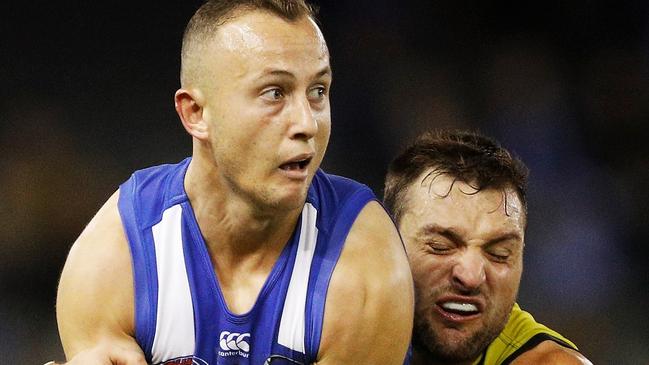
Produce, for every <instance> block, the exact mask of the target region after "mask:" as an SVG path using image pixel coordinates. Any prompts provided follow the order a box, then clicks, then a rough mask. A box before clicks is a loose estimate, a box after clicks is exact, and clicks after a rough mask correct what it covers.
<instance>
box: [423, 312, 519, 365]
mask: <svg viewBox="0 0 649 365" xmlns="http://www.w3.org/2000/svg"><path fill="white" fill-rule="evenodd" d="M512 305H513V304H512ZM510 312H511V307H509V308H507V309H506V311H504V310H500V311H498V313H495V316H494V318H493V319H491V320H489V321H488V323H486V324H484V325H483V326H482V327H481V328H479V329H478V330H476V331H473V332H472V333H466V334H465V335H464V336H461V334H460V333H458V335H459V336H449V335H448V334H445V333H437V332H436V331H435V329H434V328H433V326H432V323H431V322H432V321H433V320H434V319H433V318H432V317H431V314H430V313H417V314H416V316H415V324H414V332H413V341H412V342H413V349H414V351H415V352H416V353H418V356H417V357H419V358H422V359H429V360H430V361H433V360H434V361H437V362H440V363H461V362H471V361H473V360H475V359H477V358H478V357H479V356H480V354H481V353H482V352H484V351H485V349H486V348H487V347H488V346H489V344H490V343H491V342H492V341H493V340H494V339H496V337H498V335H499V334H500V332H501V331H502V330H503V328H505V325H506V324H507V320H508V319H509V313H510ZM449 330H451V329H450V328H449ZM456 330H457V331H461V327H460V328H457V329H456Z"/></svg>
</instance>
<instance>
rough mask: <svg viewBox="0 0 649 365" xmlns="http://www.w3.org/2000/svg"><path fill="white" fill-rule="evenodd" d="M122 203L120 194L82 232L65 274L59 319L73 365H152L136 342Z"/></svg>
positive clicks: (61, 290) (108, 202)
mask: <svg viewBox="0 0 649 365" xmlns="http://www.w3.org/2000/svg"><path fill="white" fill-rule="evenodd" d="M117 200H118V193H115V194H113V196H112V197H111V198H110V199H109V200H108V201H107V202H106V204H105V205H104V206H103V207H102V208H101V209H100V210H99V212H98V213H97V215H96V216H95V217H94V218H93V219H92V221H91V222H90V223H89V224H88V226H87V227H86V229H85V230H84V231H83V232H82V233H81V235H80V236H79V238H78V239H77V241H76V242H75V243H74V245H73V246H72V249H71V250H70V254H69V255H68V258H67V261H66V263H65V267H64V268H63V273H62V274H61V281H60V283H59V290H58V296H57V305H56V312H57V313H56V314H57V322H58V326H59V333H60V336H61V342H62V343H63V349H64V350H65V354H66V357H67V358H68V359H71V361H70V362H69V364H84V365H95V364H97V365H112V364H115V365H145V364H146V361H145V360H144V355H143V353H142V350H141V349H140V347H139V346H138V345H137V343H136V342H135V339H134V304H133V302H134V299H133V298H134V296H133V274H132V268H131V259H130V253H129V248H128V244H127V241H126V236H125V234H124V230H123V228H122V224H121V220H120V217H119V212H118V208H117Z"/></svg>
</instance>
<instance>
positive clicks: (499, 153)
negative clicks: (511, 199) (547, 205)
mask: <svg viewBox="0 0 649 365" xmlns="http://www.w3.org/2000/svg"><path fill="white" fill-rule="evenodd" d="M431 168H432V169H433V170H432V172H431V176H432V177H433V178H434V177H435V176H438V175H447V176H450V177H451V178H453V180H454V181H462V182H465V183H467V184H469V185H471V186H472V187H473V188H475V189H476V192H478V191H480V190H483V189H501V190H502V189H505V188H508V187H513V188H514V189H515V190H516V193H517V194H518V197H519V199H520V200H521V204H522V206H523V210H524V213H525V214H526V213H527V200H526V191H527V190H526V189H527V177H528V169H527V167H526V166H525V164H524V163H523V162H522V161H521V160H520V159H518V158H516V157H514V156H512V154H511V153H510V152H509V151H507V150H506V149H505V148H503V147H501V146H500V144H499V143H498V142H496V141H495V140H494V139H492V138H489V137H487V136H484V135H482V134H479V133H478V132H474V131H462V130H440V131H435V132H429V133H426V134H424V135H422V136H421V137H419V138H418V139H417V140H416V141H415V142H414V143H413V144H411V145H410V146H408V147H407V148H406V149H405V151H403V152H402V153H401V154H400V155H399V156H397V157H396V158H395V159H394V160H393V161H392V163H391V164H390V166H389V167H388V173H387V176H386V180H385V190H384V194H383V200H384V204H385V207H386V208H387V209H388V211H389V212H390V213H391V214H392V216H393V218H394V220H395V221H396V222H397V223H398V222H399V221H400V219H401V216H402V214H403V209H404V207H405V205H406V204H407V202H405V201H404V199H405V195H406V192H407V189H408V187H409V186H410V184H411V183H412V182H413V181H414V180H415V179H417V178H419V176H420V175H421V174H422V173H423V172H424V171H426V170H428V169H431ZM422 182H423V181H422ZM449 193H450V190H449Z"/></svg>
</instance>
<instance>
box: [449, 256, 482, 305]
mask: <svg viewBox="0 0 649 365" xmlns="http://www.w3.org/2000/svg"><path fill="white" fill-rule="evenodd" d="M484 260H485V258H484V257H483V255H482V253H481V252H480V251H479V250H472V249H468V250H466V251H465V252H463V253H462V254H461V255H460V257H459V258H458V259H457V261H456V262H455V264H454V266H453V271H452V276H453V277H452V284H453V286H454V287H455V288H456V289H458V290H460V291H461V292H462V293H464V294H472V293H477V292H478V291H479V289H480V286H481V285H482V283H484V282H485V280H486V274H485V261H484Z"/></svg>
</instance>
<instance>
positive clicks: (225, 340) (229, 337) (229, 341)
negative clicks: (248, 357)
mask: <svg viewBox="0 0 649 365" xmlns="http://www.w3.org/2000/svg"><path fill="white" fill-rule="evenodd" d="M249 338H250V333H236V332H228V331H223V332H221V336H219V346H221V350H223V351H231V350H234V351H237V350H239V351H243V352H249V351H250V344H249V343H248V341H246V339H249Z"/></svg>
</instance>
